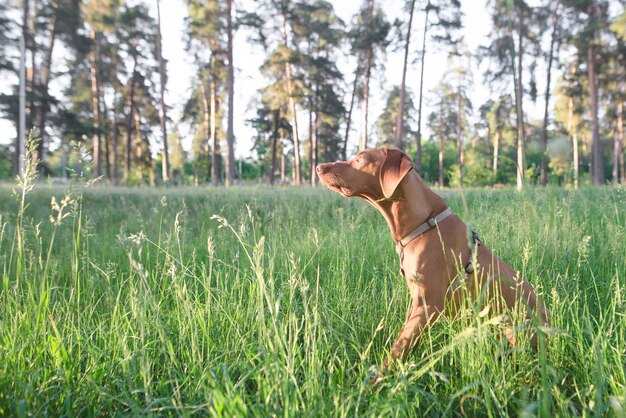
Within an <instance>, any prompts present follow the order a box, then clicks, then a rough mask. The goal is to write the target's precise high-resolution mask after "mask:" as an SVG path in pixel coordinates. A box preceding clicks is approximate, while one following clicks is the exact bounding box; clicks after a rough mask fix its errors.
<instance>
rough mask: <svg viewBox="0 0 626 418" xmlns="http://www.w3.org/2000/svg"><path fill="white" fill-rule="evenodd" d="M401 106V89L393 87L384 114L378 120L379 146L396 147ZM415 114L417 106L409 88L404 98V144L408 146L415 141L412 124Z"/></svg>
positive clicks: (389, 92)
mask: <svg viewBox="0 0 626 418" xmlns="http://www.w3.org/2000/svg"><path fill="white" fill-rule="evenodd" d="M399 104H400V87H399V86H393V87H392V88H391V90H389V91H388V92H387V100H386V104H385V108H384V109H383V112H382V113H381V114H380V116H378V119H377V120H376V134H377V137H378V145H379V146H394V145H395V137H396V136H395V135H396V133H395V131H396V120H397V117H398V109H399ZM414 112H415V105H414V104H413V95H412V94H411V90H410V89H408V88H407V90H406V92H405V96H404V117H403V119H402V120H403V123H404V129H403V132H404V138H402V141H403V143H405V144H408V143H410V142H411V140H412V139H413V135H414V133H413V128H412V126H411V125H412V122H413V121H414V120H413V118H412V115H413V114H414Z"/></svg>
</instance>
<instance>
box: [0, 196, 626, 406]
mask: <svg viewBox="0 0 626 418" xmlns="http://www.w3.org/2000/svg"><path fill="white" fill-rule="evenodd" d="M64 194H65V190H64V189H62V188H60V187H59V186H56V187H52V186H45V185H42V186H38V187H36V188H35V190H34V191H32V192H30V193H28V194H26V196H25V200H24V203H25V205H26V204H28V206H27V207H25V209H24V210H23V211H22V210H21V209H20V202H19V201H17V200H15V199H14V198H12V197H11V191H10V187H9V186H3V187H0V214H1V219H0V278H1V281H0V415H11V416H14V415H16V416H26V415H29V414H31V415H33V416H44V415H52V416H56V415H81V416H90V415H114V414H128V415H159V416H160V415H195V414H200V415H216V416H243V415H254V416H269V415H276V416H324V415H327V416H328V415H332V416H363V415H372V416H378V415H385V416H387V415H393V416H396V415H397V416H420V417H421V416H441V415H448V416H460V415H463V414H465V415H467V416H477V415H478V416H509V415H516V416H522V415H524V416H528V415H543V416H570V415H586V416H590V415H600V416H602V415H609V416H624V413H625V412H624V411H625V410H626V368H625V363H626V314H625V312H626V227H625V225H626V190H624V189H621V188H607V187H605V188H596V189H583V190H581V191H579V192H573V191H568V190H563V189H529V190H527V191H526V192H524V193H522V194H517V193H515V192H514V191H512V190H499V191H490V190H475V191H467V192H466V193H465V197H466V201H467V211H466V209H464V207H465V206H464V205H463V203H462V200H461V197H460V195H459V194H457V193H454V192H442V194H443V195H444V197H445V198H446V200H447V202H448V204H449V205H450V206H451V207H452V209H453V210H454V211H455V212H457V213H458V214H460V215H461V216H462V217H463V218H464V219H465V221H466V222H468V223H470V224H472V225H473V226H475V227H476V228H477V229H478V231H479V232H480V235H481V238H482V239H483V240H484V241H485V243H486V244H487V245H488V246H489V247H490V248H491V249H492V250H494V251H495V252H496V253H497V254H498V255H500V256H501V257H503V258H504V259H505V260H506V261H507V262H509V264H511V265H512V266H513V268H514V269H516V270H518V271H520V272H521V273H522V274H523V276H524V277H525V278H526V280H528V281H530V282H531V283H532V284H533V286H535V288H536V289H538V291H539V292H541V293H542V295H543V297H544V299H545V300H546V303H547V304H548V307H549V309H550V311H551V318H552V323H551V324H550V326H551V327H552V328H553V329H552V330H550V332H549V338H548V339H547V342H546V345H545V347H543V346H542V347H540V349H539V352H537V353H536V352H533V351H532V350H530V349H528V348H527V347H520V348H518V349H511V348H510V347H509V346H508V345H506V344H505V342H504V341H503V338H502V337H501V329H500V327H499V326H498V325H497V324H493V323H490V322H489V318H480V317H479V316H478V315H474V314H473V312H474V311H472V309H470V308H467V309H466V310H465V311H464V312H463V313H462V315H461V317H460V318H457V319H443V320H441V321H439V322H438V323H437V324H435V326H434V327H433V329H432V331H431V332H430V333H429V334H428V335H427V336H426V337H425V338H424V339H423V340H422V342H421V343H420V345H419V347H418V348H417V349H416V350H415V351H414V352H413V354H412V355H410V356H409V358H408V359H407V361H406V362H405V363H403V364H402V366H401V367H400V369H399V370H398V371H397V372H396V373H395V374H394V375H393V376H390V377H388V378H387V379H386V380H385V381H384V384H383V385H382V386H381V387H380V389H379V390H378V391H374V392H373V391H371V390H370V388H369V387H368V386H367V385H366V382H367V381H368V379H369V378H370V377H371V376H372V373H373V372H374V370H375V368H374V367H375V365H377V364H380V362H381V361H382V359H383V358H384V357H385V355H386V353H387V352H388V351H387V350H389V349H390V347H391V343H392V341H393V339H394V338H395V336H396V334H397V332H398V330H399V329H400V327H401V325H402V321H403V319H404V317H405V314H406V311H407V309H408V307H409V303H410V301H409V295H408V291H407V289H406V285H405V283H404V279H403V278H402V277H401V276H400V275H399V273H398V260H397V256H396V254H395V252H394V248H393V243H392V241H391V239H390V236H389V232H388V228H387V226H386V224H385V223H384V221H383V219H382V217H381V216H380V215H379V214H378V213H377V212H376V211H375V210H374V209H373V208H371V207H369V206H366V204H365V203H364V202H362V201H360V200H357V199H344V198H341V197H340V196H339V195H337V194H334V193H332V192H330V191H327V190H319V189H318V190H312V189H308V188H275V189H271V188H268V187H262V186H259V187H245V188H243V187H242V188H234V189H231V190H226V189H217V190H216V189H209V188H198V189H192V188H184V189H111V188H106V187H99V186H94V187H91V188H87V189H85V190H83V189H81V188H74V189H73V191H72V193H71V197H70V200H69V201H66V203H67V206H66V207H65V208H64V209H63V212H62V213H66V214H68V215H67V216H66V217H64V218H63V219H61V220H60V221H58V222H57V225H54V224H53V223H51V221H50V220H49V217H50V215H51V214H53V215H54V216H55V217H58V212H56V211H55V212H53V211H52V210H51V206H50V201H51V197H52V196H55V197H56V201H57V202H59V204H60V202H61V200H62V198H63V196H64ZM213 215H219V216H220V217H221V218H220V219H217V218H213V219H212V217H213ZM61 217H63V215H61ZM57 219H58V218H57ZM468 305H471V303H468Z"/></svg>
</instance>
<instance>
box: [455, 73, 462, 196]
mask: <svg viewBox="0 0 626 418" xmlns="http://www.w3.org/2000/svg"><path fill="white" fill-rule="evenodd" d="M458 83H459V84H458V89H459V90H458V92H457V98H456V106H457V108H456V164H457V168H458V178H457V180H458V184H459V187H463V141H462V140H461V134H462V132H463V129H462V128H463V127H462V126H461V123H462V121H463V117H462V111H463V106H462V96H461V70H459V80H458Z"/></svg>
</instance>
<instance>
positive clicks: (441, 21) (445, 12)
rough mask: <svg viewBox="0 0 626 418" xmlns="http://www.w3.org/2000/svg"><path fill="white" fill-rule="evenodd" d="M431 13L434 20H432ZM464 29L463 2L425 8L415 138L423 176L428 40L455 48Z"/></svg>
mask: <svg viewBox="0 0 626 418" xmlns="http://www.w3.org/2000/svg"><path fill="white" fill-rule="evenodd" d="M431 12H432V14H433V15H434V20H432V21H431V20H430V17H431ZM461 27H462V23H461V2H460V1H459V0H451V1H445V0H441V1H436V0H427V3H426V6H425V7H424V33H423V35H422V51H421V58H422V62H421V67H420V84H419V96H418V97H419V99H418V106H417V136H416V138H415V141H416V145H417V151H416V156H415V170H416V171H417V172H418V173H420V174H422V102H423V92H424V68H425V67H426V40H427V39H428V37H429V36H430V38H431V40H432V41H433V44H434V45H436V44H444V45H447V46H450V47H453V46H454V45H455V44H456V42H457V41H458V39H455V38H454V35H455V32H456V31H457V30H458V29H460V28H461Z"/></svg>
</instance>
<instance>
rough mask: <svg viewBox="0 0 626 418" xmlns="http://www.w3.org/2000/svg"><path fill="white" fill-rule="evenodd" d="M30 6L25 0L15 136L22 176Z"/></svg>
mask: <svg viewBox="0 0 626 418" xmlns="http://www.w3.org/2000/svg"><path fill="white" fill-rule="evenodd" d="M28 8H29V0H24V4H23V20H22V33H21V36H20V69H19V79H20V86H19V110H18V112H19V116H18V119H19V120H18V127H17V137H16V138H15V153H14V157H13V158H14V161H13V175H14V176H18V175H19V176H21V175H22V172H23V170H24V163H25V158H26V147H25V144H26V40H27V39H28V13H29V11H28Z"/></svg>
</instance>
